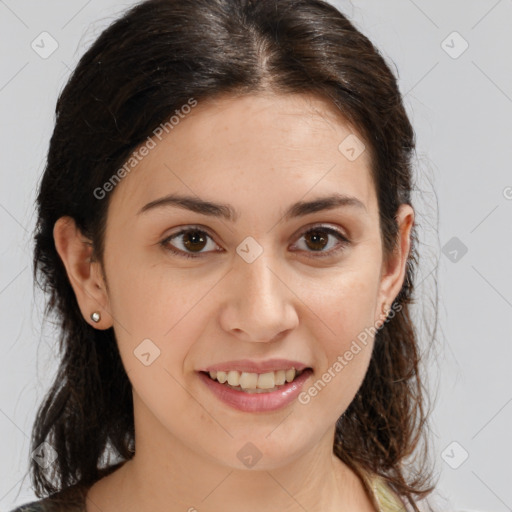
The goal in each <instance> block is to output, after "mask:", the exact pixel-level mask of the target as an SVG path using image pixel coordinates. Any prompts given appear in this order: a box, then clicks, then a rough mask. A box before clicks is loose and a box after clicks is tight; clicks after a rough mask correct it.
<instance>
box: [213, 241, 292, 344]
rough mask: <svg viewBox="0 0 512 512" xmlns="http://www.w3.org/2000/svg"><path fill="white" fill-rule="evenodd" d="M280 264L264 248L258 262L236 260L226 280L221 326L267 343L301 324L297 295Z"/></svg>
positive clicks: (235, 334) (244, 339) (230, 331)
mask: <svg viewBox="0 0 512 512" xmlns="http://www.w3.org/2000/svg"><path fill="white" fill-rule="evenodd" d="M280 268H281V267H280V266H279V265H277V264H276V263H275V260H272V258H271V257H270V255H267V254H266V252H265V251H264V252H263V254H262V255H260V256H259V257H258V258H257V259H256V260H255V261H253V262H252V263H248V262H246V261H244V260H243V259H242V258H240V259H238V260H237V261H236V262H235V263H234V267H233V269H232V271H231V272H229V278H228V280H227V281H226V283H225V286H226V292H225V297H226V302H225V303H224V307H223V310H222V312H221V317H220V321H221V325H222V328H223V329H224V330H225V331H226V332H228V333H229V334H231V335H232V336H236V337H237V338H239V339H240V340H241V341H249V342H268V341H273V340H276V339H278V338H281V337H282V336H284V335H285V334H286V333H287V332H289V331H291V330H293V329H294V328H295V327H296V326H297V325H298V323H299V319H298V315H297V311H296V308H295V307H294V303H293V301H294V298H296V295H295V294H294V292H293V291H292V290H291V289H290V287H289V286H288V285H287V283H286V279H285V276H284V273H283V271H282V270H280Z"/></svg>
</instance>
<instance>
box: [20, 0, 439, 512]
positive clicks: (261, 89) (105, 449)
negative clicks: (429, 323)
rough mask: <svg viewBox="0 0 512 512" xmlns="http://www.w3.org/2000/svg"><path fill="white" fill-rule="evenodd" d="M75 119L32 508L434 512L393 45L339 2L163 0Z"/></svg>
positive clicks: (58, 197) (104, 47) (57, 222)
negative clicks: (56, 342) (423, 450)
mask: <svg viewBox="0 0 512 512" xmlns="http://www.w3.org/2000/svg"><path fill="white" fill-rule="evenodd" d="M56 112H57V118H56V125H55V130H54V133H53V136H52V138H51V143H50V148H49V153H48V161H47V166H46V169H45V172H44V176H43V178H42V182H41V184H40V189H39V194H38V199H37V206H38V224H37V232H36V235H35V238H36V246H35V254H34V262H35V277H36V278H37V277H39V278H41V284H42V286H43V287H44V289H45V290H47V291H48V293H49V303H48V310H49V311H54V312H55V314H57V316H58V318H59V320H60V323H61V328H62V337H61V348H62V362H61V366H60V369H59V374H58V376H57V378H56V381H55V383H54V385H53V387H52V389H51V390H50V392H49V394H48V396H47V398H46V400H45V402H44V403H43V404H42V406H41V408H40V410H39V411H38V415H37V418H36V423H35V425H34V429H33V439H32V446H33V449H34V450H39V453H40V454H42V458H43V459H44V460H46V462H47V463H46V464H41V463H39V462H37V461H36V460H34V462H33V464H32V466H31V475H32V479H33V483H34V488H35V492H36V494H37V496H38V497H39V498H42V499H41V500H39V501H38V502H34V503H31V504H28V505H27V506H25V508H22V509H18V510H50V507H55V509H58V510H80V511H87V512H98V511H101V512H114V511H117V510H123V511H131V510H134V511H135V510H137V511H144V510H151V511H160V510H162V511H163V510H166V511H168V510H173V511H174V510H188V511H194V510H199V511H217V510H219V509H222V510H228V511H231V510H233V511H235V510H240V509H244V510H249V511H252V510H286V511H290V512H292V511H293V512H295V511H299V510H308V511H311V512H313V511H323V512H325V511H327V512H329V511H334V510H357V511H375V510H379V511H391V510H419V508H418V506H419V505H418V501H419V500H420V499H421V498H423V497H425V496H427V495H428V494H429V493H430V492H431V491H432V490H433V488H434V486H433V485H432V484H431V482H430V481H429V479H430V478H431V474H430V473H429V471H428V469H427V468H426V462H427V460H426V457H425V456H423V457H420V458H419V459H418V458H417V459H416V464H418V466H414V467H413V466H412V464H409V465H407V466H406V465H405V458H406V457H408V456H409V455H411V454H413V453H415V450H417V446H418V444H419V440H420V438H421V436H422V435H423V434H424V432H425V422H426V418H427V414H426V412H425V408H424V401H425V397H424V396H423V388H422V382H421V379H420V374H419V349H418V346H417V337H416V333H415V327H414V324H413V323H412V321H411V318H410V313H409V305H410V304H411V302H412V300H413V285H414V269H415V263H416V261H417V259H416V258H417V256H416V251H415V241H416V238H415V225H414V209H413V207H412V205H411V198H410V196H411V187H412V185H411V183H412V175H411V173H412V170H411V164H410V160H411V156H412V152H413V151H414V146H415V141H414V132H413V129H412V127H411V124H410V122H409V120H408V117H407V115H406V112H405V109H404V107H403V103H402V99H401V96H400V92H399V90H398V87H397V83H396V79H395V77H394V76H393V74H392V72H391V71H390V69H389V67H388V66H387V64H386V63H385V62H384V60H383V58H382V57H381V56H380V54H379V52H378V51H377V50H376V49H375V48H374V46H373V45H372V44H371V42H370V41H369V40H368V39H367V38H366V37H365V36H364V35H363V34H361V33H360V32H359V31H358V30H356V28H355V27H354V26H353V25H352V24H351V23H350V22H349V21H348V20H347V18H345V17H344V16H343V15H342V14H341V13H340V12H339V11H338V10H337V9H335V8H334V7H333V6H331V5H329V4H327V3H324V2H322V1H320V0H298V1H297V0H279V1H277V0H258V1H254V0H191V1H189V2H181V1H178V0H149V1H145V2H142V3H140V4H138V5H136V6H135V7H133V8H132V9H130V10H129V11H127V12H126V14H125V15H124V16H123V17H122V18H120V19H119V20H117V21H116V22H115V23H113V24H112V25H111V26H110V27H109V28H107V29H106V30H105V31H104V32H103V33H102V34H101V35H100V37H99V38H98V39H97V41H96V42H95V43H94V44H93V46H92V47H91V48H90V49H89V50H88V51H87V52H86V54H85V55H84V56H83V57H82V59H81V60H80V62H79V64H78V66H77V68H76V70H75V71H74V73H73V74H72V76H71V78H70V80H69V82H68V84H67V85H66V87H65V89H64V90H63V92H62V94H61V95H60V97H59V100H58V103H57V108H56ZM112 456H113V457H114V459H115V460H114V461H113V460H111V457H112ZM51 510H54V508H51Z"/></svg>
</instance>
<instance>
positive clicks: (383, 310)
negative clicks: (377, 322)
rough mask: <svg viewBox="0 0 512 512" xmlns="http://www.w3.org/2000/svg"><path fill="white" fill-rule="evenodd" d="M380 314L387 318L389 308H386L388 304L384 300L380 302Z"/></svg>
mask: <svg viewBox="0 0 512 512" xmlns="http://www.w3.org/2000/svg"><path fill="white" fill-rule="evenodd" d="M382 314H383V315H384V316H385V317H386V318H387V317H388V315H389V309H388V305H387V304H386V303H385V302H384V304H382Z"/></svg>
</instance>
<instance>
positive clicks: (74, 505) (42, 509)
mask: <svg viewBox="0 0 512 512" xmlns="http://www.w3.org/2000/svg"><path fill="white" fill-rule="evenodd" d="M356 471H357V473H358V474H359V475H360V477H361V478H362V480H363V483H364V485H365V488H366V489H367V491H368V493H369V495H370V497H371V499H372V501H373V504H374V506H375V509H376V511H377V512H404V511H405V510H406V509H405V506H404V504H403V502H402V501H401V500H400V499H399V498H398V497H397V496H396V494H395V493H393V491H392V490H391V489H390V487H389V486H388V485H387V483H386V482H385V480H384V479H383V478H381V477H379V476H377V475H372V474H369V473H365V472H363V471H361V470H356ZM86 492H87V489H86V488H85V487H78V486H73V487H70V488H69V489H65V490H64V491H61V492H59V493H56V494H55V495H54V497H48V498H43V499H41V500H38V501H33V502H30V503H26V504H25V505H22V506H21V507H18V508H16V509H14V510H12V511H11V512H85V496H86Z"/></svg>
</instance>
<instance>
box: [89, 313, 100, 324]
mask: <svg viewBox="0 0 512 512" xmlns="http://www.w3.org/2000/svg"><path fill="white" fill-rule="evenodd" d="M91 320H92V321H93V322H94V323H98V322H99V321H100V320H101V315H100V314H99V312H98V311H94V313H91Z"/></svg>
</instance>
